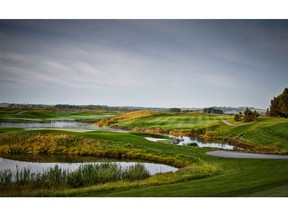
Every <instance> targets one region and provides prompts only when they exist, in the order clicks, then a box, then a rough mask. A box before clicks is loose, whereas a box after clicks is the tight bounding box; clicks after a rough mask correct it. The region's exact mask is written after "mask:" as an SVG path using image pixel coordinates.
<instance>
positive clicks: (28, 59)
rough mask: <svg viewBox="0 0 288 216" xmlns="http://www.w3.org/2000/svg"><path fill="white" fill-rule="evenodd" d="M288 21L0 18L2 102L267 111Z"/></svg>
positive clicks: (287, 54)
mask: <svg viewBox="0 0 288 216" xmlns="http://www.w3.org/2000/svg"><path fill="white" fill-rule="evenodd" d="M287 68H288V20H229V19H228V20H196V19H189V20H178V19H177V20H174V19H166V20H151V19H143V20H133V19H132V20H131V19H130V20H120V19H117V20H103V19H93V20H0V103H1V102H8V103H32V104H83V105H85V104H87V105H88V104H99V105H108V106H145V107H183V108H184V107H185V108H192V107H210V106H232V107H238V106H249V107H251V106H252V107H256V108H264V109H265V108H267V107H269V105H270V100H271V99H272V98H273V97H274V96H277V95H279V94H280V93H282V92H283V90H284V88H285V87H288V70H287Z"/></svg>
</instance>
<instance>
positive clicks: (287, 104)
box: [278, 88, 288, 118]
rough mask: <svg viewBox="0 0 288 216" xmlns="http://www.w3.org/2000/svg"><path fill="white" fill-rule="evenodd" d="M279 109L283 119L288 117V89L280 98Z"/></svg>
mask: <svg viewBox="0 0 288 216" xmlns="http://www.w3.org/2000/svg"><path fill="white" fill-rule="evenodd" d="M278 107H279V109H280V116H281V117H285V118H287V117H288V88H285V89H284V91H283V93H282V94H281V95H280V96H279V106H278Z"/></svg>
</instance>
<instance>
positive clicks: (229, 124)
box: [221, 120, 247, 127]
mask: <svg viewBox="0 0 288 216" xmlns="http://www.w3.org/2000/svg"><path fill="white" fill-rule="evenodd" d="M221 122H222V123H223V124H226V125H228V126H232V127H239V126H243V125H247V124H237V125H235V124H232V123H231V122H229V121H227V120H221Z"/></svg>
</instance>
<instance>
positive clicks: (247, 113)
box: [243, 107, 254, 122]
mask: <svg viewBox="0 0 288 216" xmlns="http://www.w3.org/2000/svg"><path fill="white" fill-rule="evenodd" d="M253 120H254V119H253V112H252V110H250V109H249V108H248V107H247V108H246V110H245V111H244V115H243V121H244V122H251V121H253Z"/></svg>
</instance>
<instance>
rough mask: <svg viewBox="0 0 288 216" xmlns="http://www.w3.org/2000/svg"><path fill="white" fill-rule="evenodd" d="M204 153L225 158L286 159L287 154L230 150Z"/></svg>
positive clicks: (287, 157)
mask: <svg viewBox="0 0 288 216" xmlns="http://www.w3.org/2000/svg"><path fill="white" fill-rule="evenodd" d="M206 155H210V156H216V157H225V158H266V159H288V155H275V154H254V153H244V152H231V151H211V152H206Z"/></svg>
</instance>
